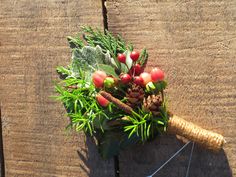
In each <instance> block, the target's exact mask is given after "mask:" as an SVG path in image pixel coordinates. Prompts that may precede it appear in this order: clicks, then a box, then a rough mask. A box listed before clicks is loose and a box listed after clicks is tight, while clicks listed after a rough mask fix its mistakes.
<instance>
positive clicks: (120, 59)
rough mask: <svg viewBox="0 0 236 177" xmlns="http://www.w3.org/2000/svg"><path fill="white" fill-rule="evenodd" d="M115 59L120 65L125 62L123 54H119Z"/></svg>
mask: <svg viewBox="0 0 236 177" xmlns="http://www.w3.org/2000/svg"><path fill="white" fill-rule="evenodd" d="M117 59H118V60H119V62H121V63H125V62H126V56H125V54H122V53H119V54H118V56H117Z"/></svg>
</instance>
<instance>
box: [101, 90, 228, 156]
mask: <svg viewBox="0 0 236 177" xmlns="http://www.w3.org/2000/svg"><path fill="white" fill-rule="evenodd" d="M100 94H101V95H102V96H103V97H105V98H106V99H107V100H109V101H110V102H112V103H114V104H115V105H116V106H118V107H119V108H121V109H122V110H124V111H125V112H126V113H128V114H131V113H132V112H133V109H132V108H131V107H130V106H128V105H126V104H125V103H123V102H121V101H120V100H119V99H117V98H115V97H113V96H112V95H111V94H110V93H107V92H105V91H101V92H100ZM114 121H115V120H114ZM126 121H127V119H126ZM112 124H116V123H115V122H112ZM116 125H117V124H116ZM167 132H168V133H172V134H176V135H180V136H182V137H184V138H187V139H189V140H191V141H193V142H196V143H197V144H199V145H202V146H204V147H205V148H207V149H211V150H213V151H219V150H220V149H221V148H222V147H223V145H224V143H225V139H224V137H223V136H222V135H220V134H218V133H215V132H212V131H209V130H205V129H203V128H201V127H199V126H197V125H195V124H193V123H191V122H188V121H186V120H184V119H182V118H180V117H178V116H175V115H173V116H172V117H171V118H170V119H169V121H168V128H167Z"/></svg>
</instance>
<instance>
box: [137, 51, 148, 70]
mask: <svg viewBox="0 0 236 177" xmlns="http://www.w3.org/2000/svg"><path fill="white" fill-rule="evenodd" d="M147 60H148V53H147V50H146V49H145V48H144V49H143V50H142V52H141V54H140V56H139V59H138V63H140V64H141V66H145V65H146V64H147Z"/></svg>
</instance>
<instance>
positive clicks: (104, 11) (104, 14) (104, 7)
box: [102, 0, 108, 33]
mask: <svg viewBox="0 0 236 177" xmlns="http://www.w3.org/2000/svg"><path fill="white" fill-rule="evenodd" d="M102 15H103V26H104V32H105V33H106V30H108V21H107V8H106V0H102Z"/></svg>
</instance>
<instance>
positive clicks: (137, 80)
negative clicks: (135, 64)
mask: <svg viewBox="0 0 236 177" xmlns="http://www.w3.org/2000/svg"><path fill="white" fill-rule="evenodd" d="M134 83H135V84H137V85H140V86H143V85H144V80H143V78H141V77H140V76H136V77H134Z"/></svg>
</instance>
